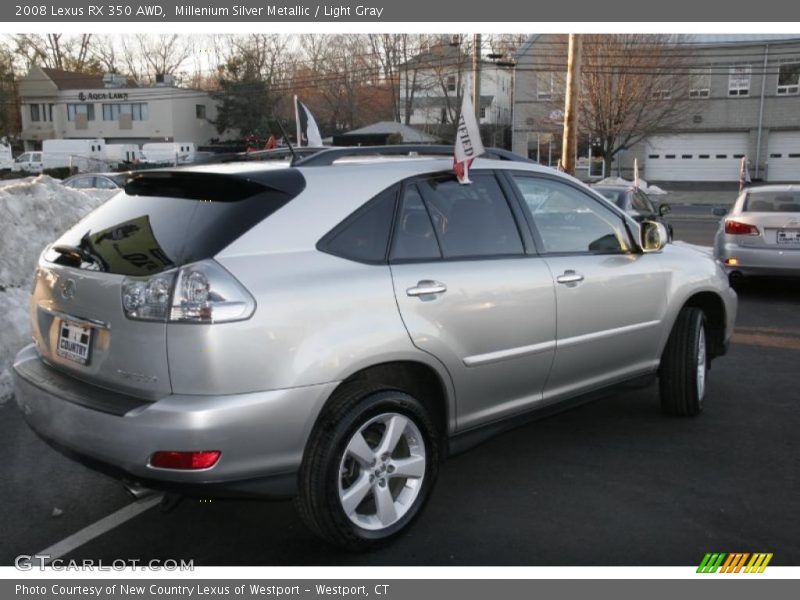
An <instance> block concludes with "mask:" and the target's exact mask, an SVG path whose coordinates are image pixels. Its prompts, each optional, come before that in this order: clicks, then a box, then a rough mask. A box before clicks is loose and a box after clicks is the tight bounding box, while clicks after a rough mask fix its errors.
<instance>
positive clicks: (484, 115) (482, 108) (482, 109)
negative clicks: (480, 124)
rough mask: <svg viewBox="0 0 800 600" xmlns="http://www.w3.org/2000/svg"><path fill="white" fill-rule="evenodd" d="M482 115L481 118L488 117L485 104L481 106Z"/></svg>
mask: <svg viewBox="0 0 800 600" xmlns="http://www.w3.org/2000/svg"><path fill="white" fill-rule="evenodd" d="M480 115H481V119H485V118H486V107H485V106H481V110H480Z"/></svg>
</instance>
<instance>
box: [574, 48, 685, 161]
mask: <svg viewBox="0 0 800 600" xmlns="http://www.w3.org/2000/svg"><path fill="white" fill-rule="evenodd" d="M678 44H679V39H678V38H676V37H675V36H668V35H642V34H611V35H594V34H593V35H587V36H586V37H585V38H584V43H583V52H584V55H583V76H582V90H581V104H580V125H581V130H582V131H583V132H584V133H587V134H588V135H589V136H590V137H591V139H592V142H593V144H594V147H595V149H596V150H597V151H598V152H599V154H600V155H601V156H602V157H603V160H604V162H605V164H606V172H607V173H608V172H610V169H611V162H612V161H613V159H614V156H615V155H616V154H617V153H619V151H620V150H623V149H625V148H628V147H630V146H632V145H634V144H636V143H637V142H639V141H641V140H642V139H643V138H645V137H647V136H649V135H652V134H653V133H656V132H658V131H662V130H665V129H668V128H670V127H672V126H674V125H676V124H678V123H680V122H681V121H682V120H683V119H684V118H685V115H686V111H685V108H686V104H687V102H688V101H689V94H688V90H689V86H690V82H691V62H690V61H691V58H690V56H689V53H687V52H686V51H685V50H681V49H680V46H679V45H678Z"/></svg>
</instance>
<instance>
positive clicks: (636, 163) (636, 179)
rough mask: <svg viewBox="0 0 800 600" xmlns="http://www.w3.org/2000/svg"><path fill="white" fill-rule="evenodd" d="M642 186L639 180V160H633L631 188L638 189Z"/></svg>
mask: <svg viewBox="0 0 800 600" xmlns="http://www.w3.org/2000/svg"><path fill="white" fill-rule="evenodd" d="M641 185H642V181H641V180H640V179H639V159H637V158H634V159H633V188H634V189H637V190H638V189H639V187H640V186H641Z"/></svg>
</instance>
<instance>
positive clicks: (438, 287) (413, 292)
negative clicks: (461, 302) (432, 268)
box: [406, 279, 447, 296]
mask: <svg viewBox="0 0 800 600" xmlns="http://www.w3.org/2000/svg"><path fill="white" fill-rule="evenodd" d="M446 291H447V286H446V285H445V284H443V283H441V282H439V281H433V280H431V279H423V280H422V281H418V282H417V285H416V286H414V287H410V288H408V289H407V290H406V294H407V295H409V296H432V295H434V294H444V293H445V292H446Z"/></svg>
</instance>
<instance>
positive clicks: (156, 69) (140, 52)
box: [120, 33, 194, 82]
mask: <svg viewBox="0 0 800 600" xmlns="http://www.w3.org/2000/svg"><path fill="white" fill-rule="evenodd" d="M193 52H194V42H193V39H192V36H187V35H178V34H177V33H173V34H158V35H151V34H137V35H135V36H123V37H122V38H121V40H120V53H121V55H122V58H121V61H120V62H121V63H122V64H123V65H124V69H125V71H126V73H127V74H128V75H130V76H131V77H133V78H134V79H136V80H137V81H145V82H153V81H155V79H156V76H157V75H163V74H169V75H179V74H180V69H181V67H182V66H183V65H184V64H185V63H186V62H187V61H188V59H189V58H190V57H191V56H192V54H193Z"/></svg>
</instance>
